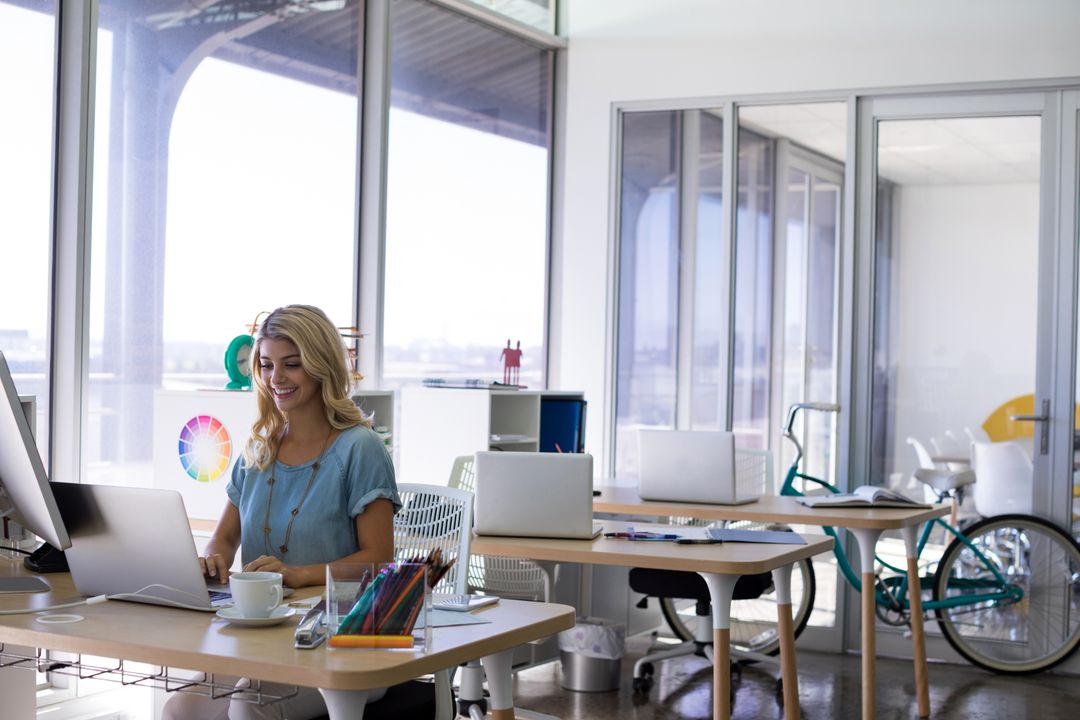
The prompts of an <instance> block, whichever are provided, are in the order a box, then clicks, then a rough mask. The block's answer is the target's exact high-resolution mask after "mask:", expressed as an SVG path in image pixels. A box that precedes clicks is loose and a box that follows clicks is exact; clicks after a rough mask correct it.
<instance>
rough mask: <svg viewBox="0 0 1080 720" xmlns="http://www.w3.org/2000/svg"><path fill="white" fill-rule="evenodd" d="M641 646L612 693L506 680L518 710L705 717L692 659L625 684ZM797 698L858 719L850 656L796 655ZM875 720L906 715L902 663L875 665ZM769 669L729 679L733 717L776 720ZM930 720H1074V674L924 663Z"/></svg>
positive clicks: (1077, 694) (556, 680)
mask: <svg viewBox="0 0 1080 720" xmlns="http://www.w3.org/2000/svg"><path fill="white" fill-rule="evenodd" d="M650 642H651V639H650V638H649V637H647V636H645V637H635V638H630V639H628V640H627V655H626V657H625V658H624V659H623V663H622V682H621V685H620V688H619V689H618V690H615V691H612V692H605V693H577V692H569V691H566V690H563V689H562V688H561V687H560V668H559V663H558V662H553V663H548V664H546V665H541V666H538V667H533V668H529V669H526V670H522V671H521V672H519V673H518V674H517V676H516V680H515V687H514V692H515V700H516V703H517V705H518V707H520V708H525V709H528V710H533V711H536V712H541V713H546V714H550V715H555V716H557V717H559V718H561V720H615V719H616V718H618V719H620V720H623V719H640V720H675V719H676V718H678V719H680V720H681V719H683V718H686V719H690V720H696V719H697V718H709V717H711V707H712V706H711V695H710V689H711V686H712V667H711V665H709V663H708V661H706V660H705V659H704V658H699V657H686V658H678V659H673V660H668V661H665V662H662V663H659V664H658V665H657V668H656V677H655V684H654V686H653V688H652V690H651V691H650V692H649V694H648V697H647V699H646V698H642V697H641V696H637V697H635V695H634V693H633V689H632V687H631V677H632V670H633V663H634V660H635V659H636V658H638V657H640V656H641V655H642V654H643V653H644V652H645V651H646V650H647V649H648V647H649V643H650ZM798 662H799V700H800V704H801V706H802V707H801V709H802V717H803V718H806V720H833V719H838V718H858V717H859V716H860V708H861V699H860V697H861V693H860V674H859V667H860V658H859V657H858V656H857V655H843V656H841V655H832V654H821V653H812V652H806V651H801V652H800V653H799V660H798ZM877 666H878V671H877V677H878V686H877V703H876V707H877V717H878V718H879V720H897V719H899V718H904V719H905V720H907V719H908V718H915V717H916V716H917V712H916V711H915V700H914V697H915V682H914V678H913V675H912V669H911V663H910V662H906V661H903V660H890V659H879V660H878V664H877ZM777 677H779V669H778V668H777V667H775V666H768V665H751V666H745V667H744V668H743V669H742V672H741V677H738V678H736V679H734V683H735V685H736V692H735V702H734V706H733V708H732V718H733V720H738V719H747V720H749V719H750V718H753V719H754V720H760V719H762V718H782V717H783V708H782V707H781V705H780V703H779V699H778V695H777V687H778V686H777V682H776V679H777ZM930 703H931V708H932V711H931V718H935V719H937V720H983V719H991V718H1002V719H1009V720H1021V719H1024V720H1026V719H1028V718H1031V719H1032V720H1043V719H1045V720H1057V719H1059V718H1060V719H1065V718H1080V677H1072V676H1065V675H1056V674H1050V673H1042V674H1039V675H1035V676H1030V677H1002V676H997V675H992V674H990V673H987V672H985V671H982V670H979V669H977V668H974V667H970V666H960V665H944V664H933V665H931V666H930Z"/></svg>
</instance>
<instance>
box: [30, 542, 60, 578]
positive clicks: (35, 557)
mask: <svg viewBox="0 0 1080 720" xmlns="http://www.w3.org/2000/svg"><path fill="white" fill-rule="evenodd" d="M23 565H25V566H26V569H27V570H33V571H34V572H36V573H54V572H67V571H68V564H67V558H66V557H64V551H63V550H57V549H56V548H54V547H53V546H52V545H50V544H49V543H42V544H41V547H39V548H38V549H37V550H35V551H34V552H32V553H30V555H29V556H28V557H27V558H26V559H24V560H23Z"/></svg>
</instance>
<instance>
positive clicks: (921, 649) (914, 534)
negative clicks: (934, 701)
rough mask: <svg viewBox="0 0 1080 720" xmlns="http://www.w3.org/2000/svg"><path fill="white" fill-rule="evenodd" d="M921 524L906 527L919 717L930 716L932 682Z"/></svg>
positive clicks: (905, 542)
mask: <svg viewBox="0 0 1080 720" xmlns="http://www.w3.org/2000/svg"><path fill="white" fill-rule="evenodd" d="M918 531H919V526H918V525H912V526H910V527H906V528H904V530H903V532H904V547H905V549H906V550H907V572H908V602H909V604H910V606H911V644H912V648H913V653H914V656H915V657H914V659H915V694H916V697H918V699H919V717H921V718H924V717H930V683H929V681H928V678H927V674H926V635H925V632H924V629H923V609H922V586H921V584H920V581H919V556H918V537H919V532H918Z"/></svg>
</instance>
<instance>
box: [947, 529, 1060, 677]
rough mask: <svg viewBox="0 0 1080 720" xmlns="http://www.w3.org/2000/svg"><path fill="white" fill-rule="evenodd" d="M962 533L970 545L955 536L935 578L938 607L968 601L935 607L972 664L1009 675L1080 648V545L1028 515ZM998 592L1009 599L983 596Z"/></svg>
mask: <svg viewBox="0 0 1080 720" xmlns="http://www.w3.org/2000/svg"><path fill="white" fill-rule="evenodd" d="M965 536H966V537H967V539H968V540H969V541H970V542H971V545H972V547H968V546H967V545H966V544H965V543H964V542H962V540H961V539H960V538H956V539H954V540H953V542H952V543H951V544H950V545H949V547H948V548H946V550H945V554H944V555H942V556H941V563H940V565H939V566H938V570H937V574H936V575H935V576H934V600H935V601H936V602H942V601H947V600H961V601H962V600H963V599H964V598H969V599H970V601H969V602H961V603H960V604H958V605H956V606H955V607H942V608H937V610H936V613H937V622H938V625H939V626H940V627H941V631H942V632H943V633H944V634H945V639H946V640H948V641H949V644H950V645H952V646H953V648H955V649H956V651H957V652H958V653H960V654H961V655H963V656H964V657H965V658H967V659H968V660H969V661H971V662H972V663H974V664H975V665H978V666H980V667H983V668H986V669H987V670H991V671H993V672H998V673H1004V674H1010V675H1023V674H1027V673H1033V672H1038V671H1040V670H1045V669H1047V668H1049V667H1053V666H1054V665H1056V664H1058V663H1060V662H1061V661H1062V660H1064V659H1065V658H1067V657H1068V656H1069V654H1070V653H1072V652H1073V651H1074V650H1075V649H1076V646H1077V645H1078V644H1080V546H1078V545H1077V544H1076V542H1075V541H1074V540H1073V539H1072V538H1071V537H1069V536H1068V535H1067V534H1066V533H1064V532H1063V531H1062V530H1060V529H1059V528H1057V527H1056V526H1054V525H1052V524H1051V523H1048V522H1046V521H1045V520H1042V519H1040V518H1037V517H1033V516H1031V515H1001V516H998V517H992V518H987V519H985V520H981V521H979V522H977V523H975V524H974V525H972V526H971V527H970V528H968V529H967V530H966V531H965ZM972 548H975V549H977V550H978V552H979V553H981V554H982V556H983V557H984V558H985V561H984V560H983V559H982V558H980V557H979V554H977V553H976V552H975V550H973V549H972ZM988 563H989V564H988ZM990 565H993V567H994V568H995V569H996V570H997V571H998V573H1000V574H1001V576H1002V577H1004V579H1005V581H1006V585H1002V583H1001V582H999V581H998V580H997V578H996V577H995V575H994V573H993V572H991V570H990ZM1001 591H1005V592H1007V593H1009V594H1010V597H1008V598H1002V599H985V600H981V601H980V600H979V599H978V596H980V595H983V596H985V595H988V594H990V593H994V592H1001Z"/></svg>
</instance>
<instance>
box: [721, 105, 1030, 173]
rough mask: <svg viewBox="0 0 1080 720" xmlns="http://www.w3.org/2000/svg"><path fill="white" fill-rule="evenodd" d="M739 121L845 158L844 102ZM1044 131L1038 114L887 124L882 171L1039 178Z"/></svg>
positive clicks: (743, 109)
mask: <svg viewBox="0 0 1080 720" xmlns="http://www.w3.org/2000/svg"><path fill="white" fill-rule="evenodd" d="M739 122H740V123H743V124H745V125H747V126H748V127H751V128H753V129H755V130H758V131H759V132H763V133H765V134H768V135H771V136H774V137H786V138H789V139H790V140H792V141H793V142H795V143H798V144H799V145H802V146H804V147H807V148H809V149H811V150H815V151H817V152H819V153H821V154H822V155H826V156H828V157H831V158H834V159H836V160H838V161H840V162H843V161H844V160H845V158H846V154H847V105H846V103H842V102H832V103H804V104H798V105H757V106H750V105H747V106H740V108H739ZM1040 132H1041V127H1040V121H1039V118H1038V117H1035V116H1021V117H967V118H935V119H927V120H894V121H883V122H881V123H879V125H878V147H879V151H878V172H879V174H880V175H881V176H882V177H884V178H886V179H888V180H890V181H892V182H894V183H897V184H899V185H1002V184H1017V183H1022V184H1029V183H1038V182H1039V148H1040Z"/></svg>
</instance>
